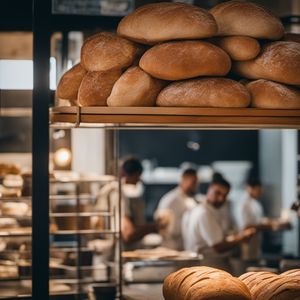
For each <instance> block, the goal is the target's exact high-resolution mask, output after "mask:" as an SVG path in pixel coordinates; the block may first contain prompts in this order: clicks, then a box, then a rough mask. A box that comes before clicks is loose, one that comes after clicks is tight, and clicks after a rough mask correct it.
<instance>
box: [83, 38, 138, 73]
mask: <svg viewBox="0 0 300 300" xmlns="http://www.w3.org/2000/svg"><path fill="white" fill-rule="evenodd" d="M139 50H140V49H139V47H138V46H137V45H135V44H134V43H132V42H130V41H127V40H126V39H123V38H121V37H119V36H117V35H114V34H112V33H109V32H100V33H98V34H95V35H93V36H91V37H89V38H88V39H86V40H85V42H84V43H83V46H82V48H81V64H82V66H83V67H84V68H85V69H86V70H88V71H108V70H112V69H123V68H126V67H128V66H130V65H132V63H133V62H134V60H135V58H136V56H137V55H138V52H139Z"/></svg>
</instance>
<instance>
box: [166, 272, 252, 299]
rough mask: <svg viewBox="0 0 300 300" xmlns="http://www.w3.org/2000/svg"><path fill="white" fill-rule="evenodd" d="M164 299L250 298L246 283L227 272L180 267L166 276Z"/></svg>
mask: <svg viewBox="0 0 300 300" xmlns="http://www.w3.org/2000/svg"><path fill="white" fill-rule="evenodd" d="M163 295H164V298H165V300H199V299H216V300H218V299H219V300H221V299H222V300H246V299H247V300H250V299H251V295H250V292H249V290H248V288H247V287H246V285H245V284H244V283H243V282H242V281H241V280H239V279H237V278H234V277H232V276H231V275H230V274H229V273H227V272H224V271H221V270H218V269H213V268H209V267H193V268H185V269H181V270H179V271H177V272H175V273H172V274H170V275H169V276H168V277H166V279H165V281H164V285H163Z"/></svg>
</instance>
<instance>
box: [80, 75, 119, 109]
mask: <svg viewBox="0 0 300 300" xmlns="http://www.w3.org/2000/svg"><path fill="white" fill-rule="evenodd" d="M121 74H122V73H121V71H119V70H112V71H105V72H88V73H87V74H86V75H85V76H84V78H83V80H82V83H81V85H80V88H79V92H78V103H79V105H80V106H104V105H106V104H107V103H106V101H107V98H108V97H109V95H110V93H111V90H112V88H113V86H114V84H115V82H116V81H117V80H118V79H119V78H120V76H121Z"/></svg>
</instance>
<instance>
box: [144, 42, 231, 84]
mask: <svg viewBox="0 0 300 300" xmlns="http://www.w3.org/2000/svg"><path fill="white" fill-rule="evenodd" d="M140 67H141V68H142V69H143V70H144V71H145V72H147V73H149V74H150V75H152V76H153V77H156V78H159V79H164V80H182V79H188V78H193V77H197V76H224V75H226V74H227V73H228V72H229V70H230V68H231V60H230V57H229V56H228V55H227V54H226V52H224V51H223V50H222V49H221V48H219V47H217V46H215V45H213V44H211V43H207V42H202V41H185V42H169V43H164V44H159V45H156V46H154V47H153V48H151V49H149V50H148V51H146V52H145V54H144V55H143V56H142V58H141V60H140Z"/></svg>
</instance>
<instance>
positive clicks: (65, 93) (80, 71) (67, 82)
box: [56, 64, 87, 105]
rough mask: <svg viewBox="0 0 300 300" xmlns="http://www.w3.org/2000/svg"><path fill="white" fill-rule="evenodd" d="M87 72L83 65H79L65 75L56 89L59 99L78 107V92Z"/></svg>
mask: <svg viewBox="0 0 300 300" xmlns="http://www.w3.org/2000/svg"><path fill="white" fill-rule="evenodd" d="M86 72H87V71H86V70H85V69H84V68H83V67H82V66H81V64H77V65H75V66H73V67H72V68H71V69H70V70H68V71H67V72H66V73H64V75H63V76H62V77H61V79H60V81H59V83H58V86H57V89H56V95H57V97H58V98H59V99H62V100H69V102H70V103H71V105H78V101H77V99H78V90H79V86H80V84H81V82H82V79H83V77H84V76H85V74H86Z"/></svg>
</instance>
